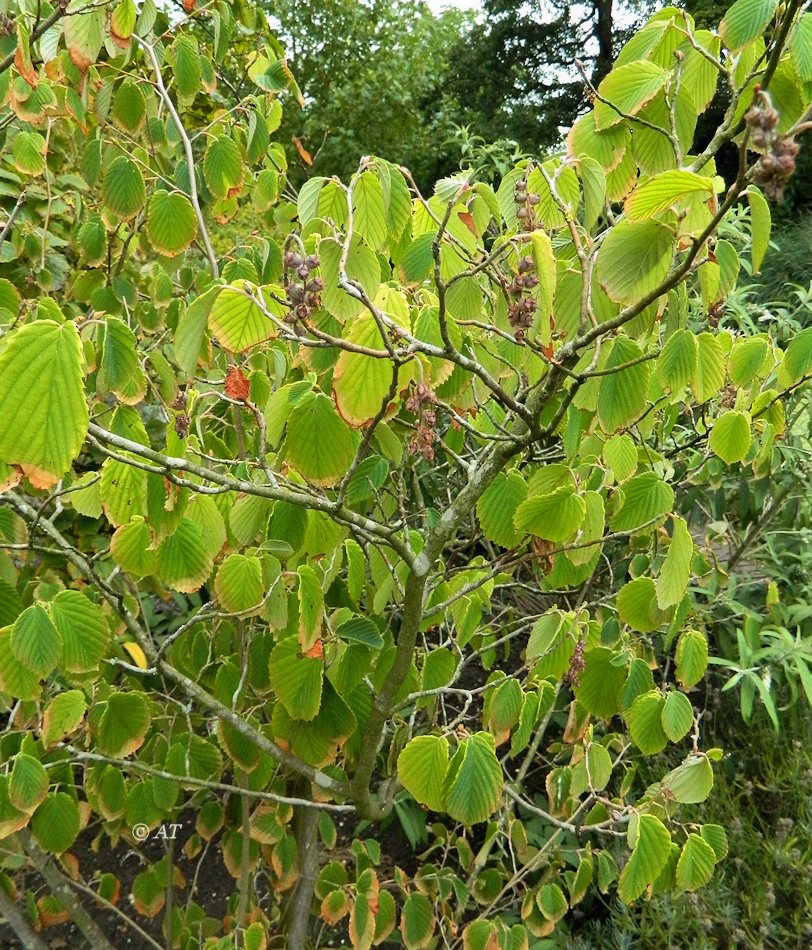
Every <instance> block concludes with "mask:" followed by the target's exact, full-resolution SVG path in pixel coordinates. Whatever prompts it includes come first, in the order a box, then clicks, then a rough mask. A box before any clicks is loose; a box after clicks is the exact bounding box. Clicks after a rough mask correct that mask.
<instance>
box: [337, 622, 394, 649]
mask: <svg viewBox="0 0 812 950" xmlns="http://www.w3.org/2000/svg"><path fill="white" fill-rule="evenodd" d="M335 635H336V636H337V637H338V638H339V640H346V641H347V642H348V643H363V645H364V646H367V647H369V648H370V649H371V650H381V649H383V643H384V641H383V637H382V636H381V634H380V632H379V631H378V628H377V627H376V626H375V624H374V623H373V622H372V621H371V620H370V619H369V617H351V618H350V619H349V620H345V621H344V623H342V624H341V625H340V626H339V627H337V628H336V630H335Z"/></svg>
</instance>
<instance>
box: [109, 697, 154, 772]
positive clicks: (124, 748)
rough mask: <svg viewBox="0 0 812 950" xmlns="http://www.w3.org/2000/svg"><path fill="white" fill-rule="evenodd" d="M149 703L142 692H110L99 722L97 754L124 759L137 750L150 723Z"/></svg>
mask: <svg viewBox="0 0 812 950" xmlns="http://www.w3.org/2000/svg"><path fill="white" fill-rule="evenodd" d="M151 718H152V715H151V708H150V703H149V700H148V699H147V698H146V696H144V695H143V694H142V693H110V695H109V696H108V697H107V702H106V705H105V708H104V712H103V713H102V715H101V719H100V720H99V725H98V732H97V735H96V742H97V745H98V748H99V752H101V753H103V754H104V755H110V756H113V757H114V758H124V757H126V756H128V755H131V754H132V753H133V752H135V750H136V749H139V748H140V747H141V745H142V744H143V742H144V737H145V736H146V733H147V729H148V728H149V724H150V721H151Z"/></svg>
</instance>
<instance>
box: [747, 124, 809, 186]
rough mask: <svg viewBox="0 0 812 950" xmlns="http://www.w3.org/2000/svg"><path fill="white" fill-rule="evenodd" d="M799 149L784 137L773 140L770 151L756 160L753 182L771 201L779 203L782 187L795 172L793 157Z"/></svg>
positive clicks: (791, 139)
mask: <svg viewBox="0 0 812 950" xmlns="http://www.w3.org/2000/svg"><path fill="white" fill-rule="evenodd" d="M799 149H800V146H799V145H798V143H797V142H796V141H795V139H793V138H789V137H788V136H784V137H782V138H777V139H775V141H774V142H773V146H772V150H771V151H769V152H766V153H765V154H764V155H762V156H761V158H760V159H759V160H758V163H757V165H756V167H755V170H754V171H753V181H754V182H755V183H756V184H757V185H759V186H760V187H761V188H763V190H764V194H765V195H766V196H767V197H768V198H771V199H772V200H773V201H780V200H781V199H782V198H783V197H784V186H785V185H786V183H787V181H788V180H789V179H790V178H791V177H792V175H793V173H794V172H795V157H796V156H797V154H798V151H799Z"/></svg>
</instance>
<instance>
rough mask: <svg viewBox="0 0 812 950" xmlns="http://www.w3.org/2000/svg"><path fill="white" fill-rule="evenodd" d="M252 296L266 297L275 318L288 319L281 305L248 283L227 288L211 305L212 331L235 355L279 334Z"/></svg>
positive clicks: (268, 306) (231, 285) (235, 282)
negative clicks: (284, 317) (283, 317)
mask: <svg viewBox="0 0 812 950" xmlns="http://www.w3.org/2000/svg"><path fill="white" fill-rule="evenodd" d="M249 294H251V295H253V296H255V297H256V298H260V297H262V298H263V302H264V304H265V306H266V308H267V309H268V310H269V311H270V312H271V313H272V314H274V315H275V316H277V317H282V316H284V312H285V311H284V308H283V307H282V306H281V305H279V304H277V303H275V302H274V301H273V300H271V299H270V298H269V297H267V296H264V295H262V291H261V289H260V288H258V287H255V286H254V285H253V284H251V283H249V282H248V281H244V280H239V281H234V283H233V284H229V286H227V287H224V288H223V289H222V290H221V291H220V293H219V294H218V295H217V298H216V299H215V300H214V302H213V303H212V304H211V310H210V311H209V318H208V319H209V329H210V330H211V332H212V334H213V335H214V336H216V337H217V340H218V341H219V343H220V344H221V345H222V346H223V347H225V349H227V350H229V352H231V353H242V352H243V351H245V350H248V349H250V348H251V347H252V346H257V345H258V344H259V343H264V342H265V340H270V339H272V338H273V337H275V336H276V335H277V332H278V331H277V328H276V326H275V325H274V323H273V321H272V320H269V319H268V317H266V316H265V314H264V313H263V312H262V310H260V308H259V307H258V306H257V304H256V303H254V301H253V300H252V299H251V297H249V296H248V295H249Z"/></svg>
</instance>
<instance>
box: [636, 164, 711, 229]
mask: <svg viewBox="0 0 812 950" xmlns="http://www.w3.org/2000/svg"><path fill="white" fill-rule="evenodd" d="M696 192H705V193H707V196H708V198H711V197H712V196H713V179H712V178H706V177H704V176H702V175H697V174H696V173H694V172H686V171H679V170H676V169H674V170H672V171H667V172H662V173H661V174H659V175H655V176H654V177H653V178H649V179H648V180H646V181H644V182H643V183H642V184H641V185H638V186H637V187H636V188H635V189H634V191H633V192H632V193H631V194H630V195H629V197H628V198H627V199H626V204H625V206H624V210H625V212H626V214H627V215H628V217H629V218H630V219H631V220H632V221H642V220H643V219H645V218H650V217H652V216H653V215H655V214H660V212H662V211H667V210H668V209H669V208H672V207H673V206H674V205H678V204H679V202H680V200H681V199H682V198H684V197H685V196H686V195H692V194H695V193H696ZM675 210H679V209H678V208H677V209H675Z"/></svg>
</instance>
